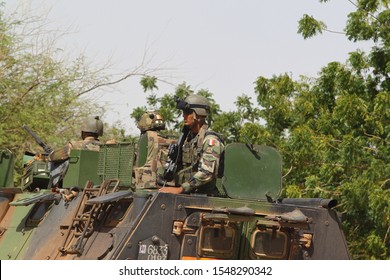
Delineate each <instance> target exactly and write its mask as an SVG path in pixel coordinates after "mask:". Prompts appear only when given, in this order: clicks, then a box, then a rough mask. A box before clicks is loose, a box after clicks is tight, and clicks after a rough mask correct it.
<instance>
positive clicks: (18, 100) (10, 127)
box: [0, 7, 104, 183]
mask: <svg viewBox="0 0 390 280" xmlns="http://www.w3.org/2000/svg"><path fill="white" fill-rule="evenodd" d="M0 9H1V7H0ZM27 22H28V19H26V22H24V21H19V20H12V19H8V18H6V17H5V16H4V14H3V13H2V11H0V146H2V147H6V148H8V149H10V150H11V151H12V152H13V153H14V154H15V155H16V158H17V162H16V166H17V167H18V169H17V171H18V174H19V175H20V172H21V167H22V164H21V157H22V153H23V152H24V151H26V150H28V151H32V152H38V153H39V152H42V149H41V148H40V147H39V146H38V145H37V144H36V143H35V141H34V140H33V139H32V137H31V136H30V135H28V134H27V133H26V131H24V129H23V128H22V125H23V124H27V125H28V126H29V127H30V128H31V129H32V130H33V131H34V132H35V133H36V134H37V135H38V136H39V137H40V138H41V139H42V140H43V141H44V142H46V143H48V144H49V145H50V146H52V147H53V148H56V147H59V146H62V145H63V144H64V143H65V142H66V141H67V140H69V139H71V138H78V137H79V135H80V130H79V127H80V125H81V121H82V119H83V118H84V117H85V116H87V115H89V114H92V113H93V114H94V115H95V114H96V115H101V114H102V113H103V110H102V109H101V108H99V106H97V105H96V104H95V103H94V102H92V101H91V100H89V99H87V98H84V97H83V96H82V95H83V93H84V92H86V91H88V89H90V88H91V87H93V85H96V84H98V83H99V82H102V81H104V77H98V75H96V73H95V72H94V71H92V70H91V69H89V68H88V67H87V66H86V65H85V61H84V59H83V58H82V57H80V58H78V59H76V60H75V61H74V62H73V63H72V64H70V65H67V64H65V63H64V62H63V61H61V60H60V59H55V58H54V57H59V53H58V52H56V51H57V50H54V49H51V46H45V45H42V46H32V45H30V44H29V43H27V42H25V39H26V38H25V37H24V36H25V35H24V34H23V33H18V32H21V31H23V30H26V29H27V30H28V23H27ZM40 34H44V31H43V30H41V33H40ZM38 40H39V38H37V41H38ZM16 180H18V176H17V177H16ZM17 183H18V182H17Z"/></svg>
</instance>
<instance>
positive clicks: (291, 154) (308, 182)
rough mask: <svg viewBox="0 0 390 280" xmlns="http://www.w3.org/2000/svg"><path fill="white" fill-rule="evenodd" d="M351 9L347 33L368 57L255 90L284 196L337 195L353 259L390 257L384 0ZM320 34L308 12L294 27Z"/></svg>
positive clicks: (389, 78) (389, 62) (359, 55)
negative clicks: (276, 154)
mask: <svg viewBox="0 0 390 280" xmlns="http://www.w3.org/2000/svg"><path fill="white" fill-rule="evenodd" d="M321 2H327V1H321ZM351 3H354V2H352V1H351ZM354 5H356V11H354V12H352V13H351V14H349V16H348V22H347V25H346V28H345V30H344V31H345V35H346V36H347V38H348V39H349V40H352V41H357V40H371V41H372V42H373V44H374V46H373V48H372V49H371V51H370V52H369V53H368V54H366V53H364V52H362V51H356V52H353V53H351V54H350V57H349V59H348V61H347V62H346V63H345V64H342V63H339V62H331V63H329V64H328V65H327V66H325V67H323V68H322V70H321V72H320V73H319V76H318V77H317V78H316V79H308V78H304V77H303V78H302V79H301V80H299V81H293V80H292V79H291V78H290V77H289V76H288V75H279V76H273V77H272V78H270V79H267V78H265V77H259V78H258V79H257V81H256V86H255V92H256V94H257V101H258V104H259V105H260V109H261V117H262V118H264V120H265V121H266V124H265V129H266V131H267V132H268V134H266V133H263V134H261V135H265V136H266V138H265V139H264V140H266V141H268V143H272V145H274V146H275V147H277V148H278V149H279V150H280V151H281V153H282V155H283V159H284V168H285V170H284V172H285V174H286V175H285V178H284V179H285V185H286V189H285V195H287V196H295V197H317V196H318V197H334V198H337V199H338V200H339V206H338V208H337V210H339V211H340V212H342V213H343V217H344V223H343V224H344V226H345V230H346V235H347V240H348V242H349V248H350V250H351V253H352V256H353V258H356V259H389V258H390V178H389V174H390V160H389V159H390V148H389V141H390V110H389V108H390V94H389V93H390V75H389V73H390V50H389V38H390V36H389V31H390V28H389V22H390V13H389V9H388V5H389V1H374V0H372V1H367V0H361V1H356V3H355V4H354ZM325 31H327V30H326V24H325V23H323V22H321V21H318V20H316V19H314V18H313V17H310V16H308V15H305V16H304V17H303V18H302V20H301V21H300V22H299V29H298V32H299V33H301V34H302V35H303V37H304V38H309V37H312V36H313V35H317V34H321V33H324V32H325Z"/></svg>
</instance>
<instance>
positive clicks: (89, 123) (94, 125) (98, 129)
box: [81, 116, 103, 136]
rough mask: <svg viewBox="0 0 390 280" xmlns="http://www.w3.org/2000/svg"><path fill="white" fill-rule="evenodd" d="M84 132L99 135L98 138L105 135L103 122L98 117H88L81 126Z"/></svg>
mask: <svg viewBox="0 0 390 280" xmlns="http://www.w3.org/2000/svg"><path fill="white" fill-rule="evenodd" d="M81 131H82V132H89V133H94V134H97V135H98V136H102V135H103V122H102V121H101V120H100V118H99V117H98V116H96V117H88V118H86V119H85V120H84V122H83V124H82V126H81Z"/></svg>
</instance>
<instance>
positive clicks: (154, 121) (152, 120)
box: [137, 111, 165, 132]
mask: <svg viewBox="0 0 390 280" xmlns="http://www.w3.org/2000/svg"><path fill="white" fill-rule="evenodd" d="M137 127H138V128H139V130H141V132H145V131H148V130H162V129H165V121H164V118H163V117H162V116H161V115H160V114H159V113H158V112H156V111H148V112H145V113H143V114H142V116H141V118H140V119H139V120H138V124H137Z"/></svg>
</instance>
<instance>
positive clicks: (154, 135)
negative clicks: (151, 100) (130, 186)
mask: <svg viewBox="0 0 390 280" xmlns="http://www.w3.org/2000/svg"><path fill="white" fill-rule="evenodd" d="M137 127H138V128H139V130H140V132H141V135H140V141H139V145H138V152H137V159H136V167H135V168H134V176H135V187H136V188H138V189H139V188H143V189H154V188H156V182H157V181H158V180H159V179H158V177H159V174H162V172H163V171H162V170H163V166H164V165H165V162H166V160H167V157H168V146H169V144H170V143H173V142H175V141H176V140H175V139H172V138H170V137H168V136H167V135H165V134H164V133H162V131H163V130H164V129H165V121H164V118H163V117H162V116H161V115H160V113H159V112H157V111H147V112H145V113H144V114H143V115H142V116H141V118H140V119H139V121H138V124H137ZM145 154H146V156H145ZM142 155H143V156H144V157H145V159H142V158H141V156H142ZM143 161H144V162H143Z"/></svg>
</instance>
